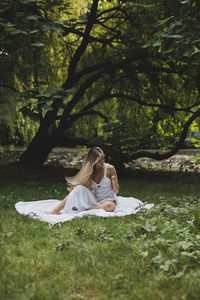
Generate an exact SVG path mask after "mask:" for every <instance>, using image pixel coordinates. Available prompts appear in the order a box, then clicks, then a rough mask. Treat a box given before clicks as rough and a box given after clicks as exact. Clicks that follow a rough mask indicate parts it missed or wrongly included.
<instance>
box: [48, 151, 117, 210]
mask: <svg viewBox="0 0 200 300" xmlns="http://www.w3.org/2000/svg"><path fill="white" fill-rule="evenodd" d="M67 182H68V184H69V185H70V188H68V190H69V191H70V193H69V195H67V197H65V198H64V200H63V201H61V203H60V204H59V205H58V206H57V207H55V208H54V209H53V210H52V211H51V212H50V214H59V212H60V211H61V210H63V211H62V212H63V213H72V212H73V213H74V212H75V211H78V212H80V211H84V210H90V209H104V210H105V211H110V212H112V211H114V210H115V207H116V203H117V202H116V201H117V195H116V194H117V193H118V192H119V184H118V179H117V173H116V170H115V168H114V166H112V165H110V164H106V163H105V155H104V153H103V151H102V149H101V148H99V147H92V148H91V149H90V150H89V152H88V154H87V156H86V159H85V161H84V164H83V167H82V168H81V170H80V171H79V172H78V174H77V175H75V176H74V177H72V178H67Z"/></svg>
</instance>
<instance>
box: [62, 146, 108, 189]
mask: <svg viewBox="0 0 200 300" xmlns="http://www.w3.org/2000/svg"><path fill="white" fill-rule="evenodd" d="M102 154H104V153H103V150H102V149H101V148H100V147H92V148H91V149H90V150H89V151H88V154H87V156H86V158H85V161H84V163H83V166H82V168H81V169H80V171H79V172H78V173H77V174H76V175H75V176H74V177H66V178H65V179H66V181H67V183H68V184H69V185H70V186H77V185H79V184H81V185H84V186H86V187H89V186H90V184H91V181H92V176H93V172H94V166H95V164H96V163H97V162H98V161H99V160H100V158H101V156H102Z"/></svg>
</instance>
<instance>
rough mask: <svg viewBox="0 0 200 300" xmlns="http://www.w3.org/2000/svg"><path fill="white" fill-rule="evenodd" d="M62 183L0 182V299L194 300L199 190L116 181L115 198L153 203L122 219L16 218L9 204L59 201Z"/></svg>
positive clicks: (199, 252)
mask: <svg viewBox="0 0 200 300" xmlns="http://www.w3.org/2000/svg"><path fill="white" fill-rule="evenodd" d="M65 190H66V187H65V184H64V183H59V182H58V183H57V182H53V181H48V182H47V181H45V180H43V181H41V180H40V181H39V180H38V181H37V180H24V181H23V180H21V181H20V180H19V181H18V182H17V183H16V182H15V181H10V182H8V181H5V180H2V182H1V184H0V207H1V210H0V226H1V227H0V261H1V262H0V267H1V275H0V276H1V277H0V278H1V280H0V299H5V300H7V299H9V300H11V299H20V300H23V299H24V300H28V299H41V300H46V299H52V300H57V299H63V300H64V299H67V300H68V299H131V300H132V299H133V300H134V299H141V300H144V299H147V300H148V299H189V300H191V299H199V295H200V186H199V185H198V184H192V183H187V182H186V181H181V180H176V179H175V180H174V183H172V182H171V183H170V182H167V181H165V182H154V181H151V182H147V179H139V178H138V179H129V180H121V190H120V194H121V195H125V196H134V197H136V198H139V199H141V200H142V201H147V202H153V203H155V207H154V208H153V209H151V210H150V211H146V212H143V213H138V214H136V215H132V216H127V217H123V218H105V219H103V218H97V217H84V218H83V219H74V220H72V221H71V222H66V223H64V224H62V225H60V226H54V227H50V226H48V224H47V223H43V222H40V221H38V220H33V219H30V218H29V217H27V216H22V215H19V214H18V213H17V212H16V211H15V209H14V204H15V203H16V202H18V201H30V200H39V199H48V198H57V199H62V198H63V197H64V195H65Z"/></svg>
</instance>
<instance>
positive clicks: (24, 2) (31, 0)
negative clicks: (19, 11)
mask: <svg viewBox="0 0 200 300" xmlns="http://www.w3.org/2000/svg"><path fill="white" fill-rule="evenodd" d="M20 2H21V3H23V4H29V3H31V2H36V0H20Z"/></svg>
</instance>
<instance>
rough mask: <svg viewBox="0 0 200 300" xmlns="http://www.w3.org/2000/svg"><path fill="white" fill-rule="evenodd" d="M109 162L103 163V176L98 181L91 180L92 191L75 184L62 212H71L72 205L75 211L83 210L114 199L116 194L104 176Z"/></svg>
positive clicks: (108, 179)
mask: <svg viewBox="0 0 200 300" xmlns="http://www.w3.org/2000/svg"><path fill="white" fill-rule="evenodd" d="M108 165H109V164H105V167H104V176H103V178H102V180H101V181H100V182H99V183H96V182H94V181H92V191H91V190H89V189H88V188H86V187H85V186H83V185H77V186H75V187H74V189H73V191H72V192H71V193H70V194H69V195H68V198H67V201H66V204H65V207H64V209H63V211H62V212H63V213H71V212H73V210H72V207H76V208H77V211H79V212H80V211H84V210H86V209H88V208H91V207H93V206H96V205H98V204H100V203H102V202H104V201H116V202H117V195H116V193H115V192H114V191H113V189H112V184H111V180H110V178H108V177H107V176H106V174H107V169H108Z"/></svg>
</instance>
